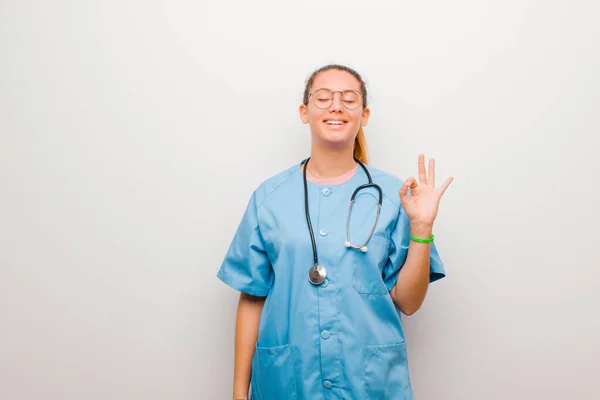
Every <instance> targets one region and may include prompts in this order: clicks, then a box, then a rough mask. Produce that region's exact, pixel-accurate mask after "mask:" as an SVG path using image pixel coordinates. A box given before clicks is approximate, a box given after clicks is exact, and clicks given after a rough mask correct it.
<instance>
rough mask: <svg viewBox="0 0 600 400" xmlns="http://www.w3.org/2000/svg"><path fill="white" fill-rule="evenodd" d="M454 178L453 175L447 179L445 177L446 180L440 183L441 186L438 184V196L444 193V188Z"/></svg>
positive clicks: (446, 187)
mask: <svg viewBox="0 0 600 400" xmlns="http://www.w3.org/2000/svg"><path fill="white" fill-rule="evenodd" d="M453 180H454V177H452V176H451V177H449V178H448V179H446V181H445V182H444V183H443V184H442V186H440V188H439V191H440V197H442V196H443V195H444V192H445V191H446V189H448V186H450V184H451V183H452V181H453Z"/></svg>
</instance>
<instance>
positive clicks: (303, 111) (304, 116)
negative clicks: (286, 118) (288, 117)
mask: <svg viewBox="0 0 600 400" xmlns="http://www.w3.org/2000/svg"><path fill="white" fill-rule="evenodd" d="M298 112H300V121H302V123H303V124H308V107H306V105H305V104H302V105H301V106H300V107H299V108H298Z"/></svg>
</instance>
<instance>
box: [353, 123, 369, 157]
mask: <svg viewBox="0 0 600 400" xmlns="http://www.w3.org/2000/svg"><path fill="white" fill-rule="evenodd" d="M354 158H357V159H359V160H360V162H362V163H363V164H368V163H369V160H368V157H367V139H366V138H365V133H364V132H363V128H362V126H361V127H360V128H359V129H358V134H357V135H356V139H354Z"/></svg>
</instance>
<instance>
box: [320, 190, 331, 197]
mask: <svg viewBox="0 0 600 400" xmlns="http://www.w3.org/2000/svg"><path fill="white" fill-rule="evenodd" d="M321 193H323V196H326V197H327V196H329V195H330V194H331V189H329V188H323V190H321Z"/></svg>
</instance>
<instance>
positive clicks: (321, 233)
mask: <svg viewBox="0 0 600 400" xmlns="http://www.w3.org/2000/svg"><path fill="white" fill-rule="evenodd" d="M327 233H328V232H327V229H321V230H320V231H319V235H321V236H327Z"/></svg>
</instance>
